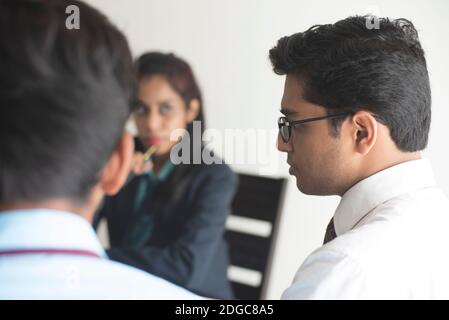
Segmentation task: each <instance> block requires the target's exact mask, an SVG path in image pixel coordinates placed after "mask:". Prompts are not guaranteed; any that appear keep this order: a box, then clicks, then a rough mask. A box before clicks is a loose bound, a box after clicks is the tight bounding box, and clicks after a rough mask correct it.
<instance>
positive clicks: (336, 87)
mask: <svg viewBox="0 0 449 320" xmlns="http://www.w3.org/2000/svg"><path fill="white" fill-rule="evenodd" d="M367 19H371V17H361V16H354V17H349V18H347V19H344V20H341V21H338V22H336V23H334V24H328V25H317V26H313V27H311V28H310V29H308V30H307V31H305V32H301V33H297V34H293V35H291V36H288V37H283V38H281V39H280V40H279V41H278V43H277V45H276V46H275V47H274V48H273V49H271V50H270V59H271V62H272V64H273V68H274V71H275V73H277V74H280V75H286V80H285V88H284V94H283V97H282V102H281V104H282V107H281V112H282V113H283V114H284V116H283V117H281V118H280V119H279V120H278V125H279V139H278V148H279V150H280V151H282V152H286V153H287V159H288V160H287V162H288V164H289V165H290V174H292V175H294V176H295V177H296V183H297V187H298V189H299V190H300V191H301V192H303V193H305V194H310V195H323V196H324V195H339V196H341V201H340V204H339V205H338V207H337V209H336V211H335V213H334V216H333V218H332V219H331V221H330V223H329V225H328V228H327V231H326V235H325V239H324V245H323V246H322V247H321V248H319V249H317V250H316V251H314V252H313V253H312V254H311V255H310V256H309V257H308V258H307V259H306V260H305V262H304V263H303V264H302V266H301V267H300V268H299V270H298V272H297V274H296V276H295V278H294V281H293V284H292V285H291V286H290V287H289V288H288V289H287V290H286V291H285V292H284V294H283V298H284V299H433V298H436V299H440V298H445V299H447V298H449V273H448V270H449V250H447V239H446V236H445V234H446V228H447V225H449V202H448V199H447V198H446V196H445V195H444V194H443V192H442V191H441V190H440V189H439V188H438V187H437V186H436V185H435V180H434V177H433V173H432V169H431V166H430V163H429V161H428V160H426V159H423V158H422V156H421V153H420V151H421V150H423V149H424V148H425V147H426V145H427V141H428V133H429V127H430V118H431V108H430V106H431V97H430V85H429V77H428V72H427V67H426V60H425V57H424V51H423V49H422V48H421V45H420V42H419V39H418V34H417V31H416V29H415V28H414V26H413V24H412V23H411V22H410V21H408V20H406V19H398V20H389V19H387V18H376V19H378V21H379V28H378V29H373V28H368V27H367V23H366V22H367Z"/></svg>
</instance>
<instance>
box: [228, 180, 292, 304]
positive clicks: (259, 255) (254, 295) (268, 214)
mask: <svg viewBox="0 0 449 320" xmlns="http://www.w3.org/2000/svg"><path fill="white" fill-rule="evenodd" d="M239 178H240V182H239V187H238V189H237V193H236V195H235V198H234V200H233V203H232V212H231V215H230V216H229V218H228V221H227V226H226V233H225V237H226V239H227V241H228V245H229V253H230V260H231V266H230V267H229V272H228V274H229V279H230V281H231V285H232V288H233V290H234V296H235V298H236V299H265V296H266V289H267V284H268V279H269V276H270V271H271V264H272V263H271V260H272V255H273V249H274V247H275V244H276V237H277V230H278V225H279V221H280V217H281V211H282V203H283V198H284V189H285V185H286V181H287V180H286V179H285V178H278V179H275V178H269V177H262V176H252V175H247V174H239Z"/></svg>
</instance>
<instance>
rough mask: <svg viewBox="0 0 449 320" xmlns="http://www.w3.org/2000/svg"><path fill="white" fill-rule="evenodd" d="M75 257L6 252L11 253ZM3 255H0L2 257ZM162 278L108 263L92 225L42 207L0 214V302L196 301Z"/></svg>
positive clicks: (73, 216) (71, 215)
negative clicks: (29, 251)
mask: <svg viewBox="0 0 449 320" xmlns="http://www.w3.org/2000/svg"><path fill="white" fill-rule="evenodd" d="M36 249H45V250H48V251H51V250H52V249H53V250H54V249H58V250H59V249H62V250H80V251H86V252H89V253H92V254H93V255H97V257H93V256H88V255H78V254H55V253H51V254H49V253H38V254H36V253H32V254H29V253H28V254H12V255H11V254H5V252H10V251H11V250H21V251H23V250H36ZM2 253H3V254H2ZM197 298H198V296H196V295H194V294H192V293H190V292H188V291H187V290H184V289H182V288H180V287H177V286H175V285H173V284H171V283H169V282H167V281H165V280H163V279H161V278H158V277H155V276H152V275H150V274H147V273H145V272H142V271H140V270H138V269H135V268H132V267H129V266H126V265H124V264H121V263H117V262H113V261H111V260H108V258H107V256H106V254H105V252H104V250H103V249H102V247H101V245H100V242H99V241H98V239H97V237H96V234H95V232H94V230H93V229H92V227H91V225H90V224H89V223H88V222H87V221H86V220H85V219H83V218H81V217H80V216H78V215H76V214H72V213H68V212H61V211H55V210H47V209H34V210H20V211H19V210H15V211H9V212H0V299H197Z"/></svg>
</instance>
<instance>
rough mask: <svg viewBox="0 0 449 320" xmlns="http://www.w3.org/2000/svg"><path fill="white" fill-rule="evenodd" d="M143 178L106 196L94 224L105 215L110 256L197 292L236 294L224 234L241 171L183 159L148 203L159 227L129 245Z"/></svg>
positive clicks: (213, 294) (154, 192) (218, 295)
mask: <svg viewBox="0 0 449 320" xmlns="http://www.w3.org/2000/svg"><path fill="white" fill-rule="evenodd" d="M137 182H138V179H133V180H131V181H130V182H129V183H128V184H127V185H126V186H125V187H124V188H123V189H122V190H121V191H120V192H119V193H118V194H117V195H116V196H114V197H112V198H106V200H105V202H104V204H103V207H102V208H101V210H100V211H99V212H98V213H97V216H96V218H95V223H94V226H96V225H98V222H99V221H100V219H101V218H106V220H107V224H108V229H109V240H110V244H111V248H110V249H109V250H108V251H107V254H108V256H109V257H110V258H111V259H113V260H116V261H120V262H123V263H125V264H128V265H131V266H134V267H137V268H139V269H142V270H144V271H147V272H149V273H152V274H154V275H157V276H160V277H162V278H164V279H166V280H168V281H170V282H173V283H175V284H177V285H180V286H182V287H185V288H187V289H189V290H191V291H193V292H195V293H197V294H200V295H203V296H207V297H213V298H221V299H230V298H232V297H233V294H232V291H231V287H230V284H229V281H228V280H227V268H228V265H229V257H228V250H227V244H226V242H225V239H224V229H225V223H226V218H227V216H228V213H229V212H230V207H231V202H232V199H233V197H234V193H235V191H236V189H237V184H238V179H237V175H236V174H235V173H233V172H232V171H231V169H230V168H229V167H228V166H227V165H225V164H212V165H206V164H204V163H202V164H192V165H186V164H180V165H177V166H175V167H174V169H173V171H172V172H171V173H170V175H169V177H168V179H167V180H166V181H164V182H162V183H161V184H160V185H158V186H157V187H156V189H155V190H154V191H153V194H152V196H151V201H149V202H150V203H149V204H148V205H149V206H150V207H151V208H149V209H150V211H151V212H153V213H154V229H153V230H154V231H153V232H152V234H151V236H150V237H149V238H148V239H147V240H146V242H145V245H143V247H141V248H132V247H126V246H125V245H124V236H125V232H126V230H127V229H128V227H129V223H132V222H131V221H130V219H129V215H130V213H131V208H132V207H133V203H134V199H135V194H136V189H137Z"/></svg>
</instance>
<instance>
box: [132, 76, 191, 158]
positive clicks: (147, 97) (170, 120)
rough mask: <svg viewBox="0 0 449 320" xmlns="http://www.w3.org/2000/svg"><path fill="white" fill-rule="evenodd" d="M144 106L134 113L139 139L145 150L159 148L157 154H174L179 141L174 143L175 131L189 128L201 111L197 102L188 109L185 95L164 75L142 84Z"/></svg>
mask: <svg viewBox="0 0 449 320" xmlns="http://www.w3.org/2000/svg"><path fill="white" fill-rule="evenodd" d="M139 100H140V104H139V106H138V108H137V110H136V111H135V113H134V119H135V122H136V126H137V130H138V132H139V137H140V139H141V140H142V142H143V144H144V145H145V147H147V148H148V147H149V146H152V145H156V146H157V147H158V149H157V151H156V153H155V155H156V156H162V155H166V154H168V153H169V152H170V150H171V148H172V147H173V146H174V145H175V144H176V143H177V141H170V135H171V133H172V132H173V131H174V130H177V129H185V128H186V127H187V125H188V124H189V123H190V122H192V121H193V120H194V119H195V118H196V116H197V114H198V109H199V104H198V101H197V100H193V101H192V102H191V103H190V105H189V108H187V106H186V104H185V102H184V100H183V99H182V98H181V96H180V95H179V94H178V93H177V92H176V91H175V90H174V89H173V88H172V87H171V86H170V84H169V83H168V82H167V80H165V78H164V77H163V76H159V75H156V76H151V77H147V78H142V79H141V80H140V81H139Z"/></svg>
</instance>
